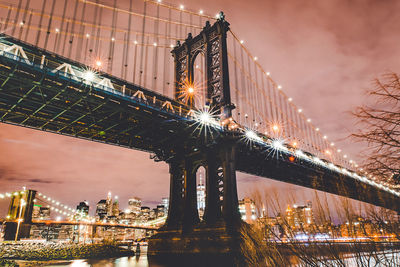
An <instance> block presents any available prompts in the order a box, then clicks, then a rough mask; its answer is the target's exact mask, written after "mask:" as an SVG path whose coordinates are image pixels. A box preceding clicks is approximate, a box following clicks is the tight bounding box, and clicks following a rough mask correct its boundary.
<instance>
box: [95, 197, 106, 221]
mask: <svg viewBox="0 0 400 267" xmlns="http://www.w3.org/2000/svg"><path fill="white" fill-rule="evenodd" d="M106 217H107V200H105V199H101V200H100V201H99V202H97V204H96V220H97V221H101V220H104V219H105V218H106Z"/></svg>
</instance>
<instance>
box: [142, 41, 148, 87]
mask: <svg viewBox="0 0 400 267" xmlns="http://www.w3.org/2000/svg"><path fill="white" fill-rule="evenodd" d="M149 39H150V37H149V36H147V38H146V44H144V54H145V56H144V71H143V87H144V88H146V85H147V78H148V76H149V75H148V70H147V67H148V63H149V61H148V56H149V49H148V48H149V46H148V45H147V44H148V43H149Z"/></svg>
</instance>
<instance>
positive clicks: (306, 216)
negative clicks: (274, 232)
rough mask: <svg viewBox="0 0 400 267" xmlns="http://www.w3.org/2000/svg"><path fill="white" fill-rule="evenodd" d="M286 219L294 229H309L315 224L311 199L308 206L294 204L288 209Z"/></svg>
mask: <svg viewBox="0 0 400 267" xmlns="http://www.w3.org/2000/svg"><path fill="white" fill-rule="evenodd" d="M286 220H287V222H288V225H289V226H290V227H291V228H292V229H307V228H308V227H310V226H311V225H313V224H314V216H313V212H312V205H311V201H309V202H307V205H306V206H299V205H293V207H290V206H288V207H287V209H286Z"/></svg>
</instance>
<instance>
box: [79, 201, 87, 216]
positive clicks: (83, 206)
mask: <svg viewBox="0 0 400 267" xmlns="http://www.w3.org/2000/svg"><path fill="white" fill-rule="evenodd" d="M76 210H77V211H78V212H79V213H81V214H82V215H85V216H88V215H89V203H88V202H87V201H86V200H84V201H82V202H80V203H79V205H78V206H76Z"/></svg>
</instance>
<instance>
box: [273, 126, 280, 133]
mask: <svg viewBox="0 0 400 267" xmlns="http://www.w3.org/2000/svg"><path fill="white" fill-rule="evenodd" d="M272 130H273V131H274V132H279V130H280V127H279V125H278V124H274V125H272Z"/></svg>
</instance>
